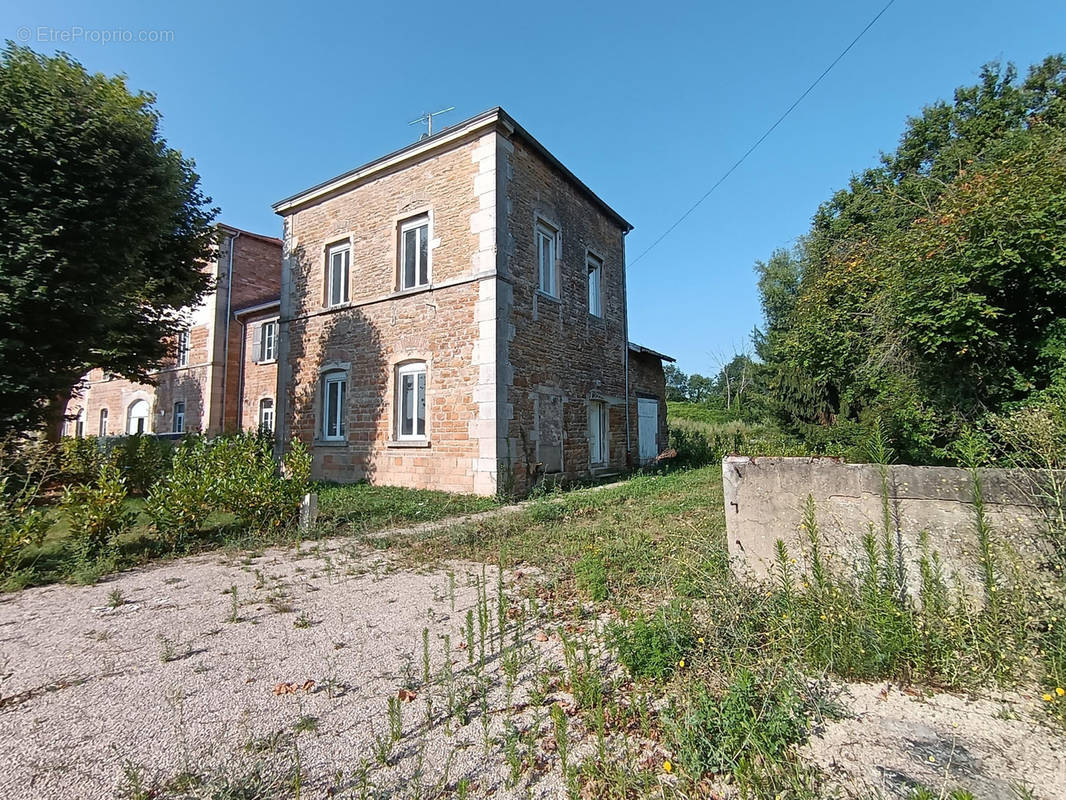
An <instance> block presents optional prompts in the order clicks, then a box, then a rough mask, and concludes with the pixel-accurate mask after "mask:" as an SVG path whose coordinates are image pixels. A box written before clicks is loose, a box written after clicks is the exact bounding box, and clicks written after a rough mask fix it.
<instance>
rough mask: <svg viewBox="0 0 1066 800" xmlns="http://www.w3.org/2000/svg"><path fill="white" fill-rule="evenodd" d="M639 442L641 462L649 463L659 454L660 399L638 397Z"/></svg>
mask: <svg viewBox="0 0 1066 800" xmlns="http://www.w3.org/2000/svg"><path fill="white" fill-rule="evenodd" d="M637 444H638V447H639V448H640V463H641V464H647V463H648V462H649V461H654V460H655V457H656V456H657V455H659V401H658V400H653V399H651V398H648V397H638V398H637Z"/></svg>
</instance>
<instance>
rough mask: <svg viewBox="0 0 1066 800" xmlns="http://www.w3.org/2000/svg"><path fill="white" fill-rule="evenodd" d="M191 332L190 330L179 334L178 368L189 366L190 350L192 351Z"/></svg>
mask: <svg viewBox="0 0 1066 800" xmlns="http://www.w3.org/2000/svg"><path fill="white" fill-rule="evenodd" d="M191 338H192V336H191V332H190V331H189V329H188V328H186V329H185V330H183V331H179V332H178V366H179V367H187V366H189V350H190V349H191V342H190V340H191Z"/></svg>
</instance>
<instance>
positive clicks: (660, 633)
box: [607, 603, 696, 681]
mask: <svg viewBox="0 0 1066 800" xmlns="http://www.w3.org/2000/svg"><path fill="white" fill-rule="evenodd" d="M607 643H608V644H609V645H610V646H611V647H613V648H614V649H615V650H616V651H617V652H618V660H619V661H621V662H622V665H623V666H625V668H626V669H628V670H629V672H630V674H631V675H632V676H633V677H634V678H651V679H653V680H657V681H661V680H667V679H668V678H670V676H672V675H673V674H674V670H676V669H677V667H678V664H679V662H680V661H681V660H682V659H684V657H685V656H686V655H687V654H688V653H689V652H690V651H691V650H692V647H693V645H695V643H696V637H695V634H694V633H693V627H692V617H691V615H690V614H689V613H688V611H686V610H685V609H684V608H682V607H681V606H680V605H678V604H676V603H674V604H671V605H669V606H666V607H665V608H660V609H659V610H658V611H657V612H655V614H654V615H653V616H651V617H650V618H646V617H645V616H644V615H643V614H640V615H638V616H637V618H636V619H634V620H633V621H632V622H631V623H629V624H628V625H625V624H615V625H611V626H610V627H609V628H608V629H607Z"/></svg>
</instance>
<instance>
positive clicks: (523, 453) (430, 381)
mask: <svg viewBox="0 0 1066 800" xmlns="http://www.w3.org/2000/svg"><path fill="white" fill-rule="evenodd" d="M274 210H275V211H276V212H277V213H278V214H279V215H281V216H282V218H283V221H284V240H285V255H284V259H283V262H282V263H283V266H282V282H281V353H280V356H279V360H280V375H279V398H278V401H279V414H278V420H279V430H278V433H279V438H281V439H282V440H283V441H286V440H288V439H289V438H290V437H299V438H300V439H301V440H303V441H304V442H306V443H307V444H308V445H310V446H311V450H312V454H313V465H314V474H315V476H316V477H318V478H325V479H331V480H336V481H355V480H361V479H369V480H371V481H373V482H378V483H386V484H397V485H404V486H411V487H428V488H435V489H444V490H449V491H456V492H474V493H478V494H492V493H495V492H497V491H505V492H524V491H526V490H528V489H529V488H531V487H532V486H533V485H535V484H536V483H537V482H538V481H541V480H557V479H559V478H582V477H590V476H598V475H608V474H611V473H615V472H618V471H620V470H622V469H624V468H626V467H627V466H631V465H633V464H635V463H637V462H646V461H648V460H651V459H653V458H654V457H655V456H656V455H657V454H658V453H659V451H660V450H661V449H662V448H664V447H665V446H666V437H667V429H666V407H665V403H664V397H665V381H664V377H663V369H662V360H663V358H666V357H665V356H662V355H661V354H659V353H656V352H655V351H653V350H649V349H647V348H643V347H639V346H636V345H633V344H630V343H629V341H628V330H627V328H628V325H627V315H626V280H625V236H626V234H627V233H628V232H629V231H630V230H631V229H632V226H630V225H629V223H628V222H626V221H625V220H624V219H623V218H622V217H621V216H619V214H618V213H617V212H615V211H614V210H613V209H611V207H610V206H608V205H607V204H606V203H605V202H604V201H603V200H601V199H600V198H599V197H598V196H597V195H596V194H595V193H593V191H592V190H591V189H589V187H587V186H586V185H585V184H584V183H582V182H581V181H580V180H579V179H578V178H577V177H576V176H575V175H574V174H573V173H572V172H570V170H568V169H567V168H566V167H565V166H563V165H562V164H561V163H560V162H559V161H558V160H557V159H556V158H555V157H554V156H552V155H551V153H549V152H548V150H547V149H546V148H545V147H544V146H543V145H542V144H540V143H539V142H538V141H537V140H536V139H534V138H533V137H532V136H531V135H530V134H529V133H528V132H527V131H526V130H525V129H523V128H522V127H521V126H520V125H518V123H516V122H515V121H514V119H512V118H511V117H510V116H509V115H508V114H507V113H506V112H505V111H503V110H502V109H500V108H494V109H491V110H489V111H486V112H484V113H482V114H479V115H477V116H475V117H472V118H471V119H468V120H466V121H464V122H461V123H459V124H457V125H454V126H452V127H449V128H446V129H445V130H443V131H440V132H438V133H436V134H434V135H433V136H430V137H428V138H423V139H422V140H420V141H418V142H415V143H413V144H411V145H409V146H407V147H404V148H402V149H400V150H397V151H396V152H393V153H390V154H388V155H386V156H383V157H381V158H379V159H377V160H375V161H372V162H370V163H368V164H365V165H363V166H361V167H358V168H356V169H354V170H351V171H350V172H347V173H345V174H343V175H340V176H338V177H336V178H333V179H331V180H328V181H326V182H324V183H322V184H319V185H318V186H314V187H312V188H310V189H307V190H305V191H303V192H300V193H299V194H296V195H293V196H292V197H289V198H287V199H285V200H282V201H280V202H278V203H277V204H275V206H274Z"/></svg>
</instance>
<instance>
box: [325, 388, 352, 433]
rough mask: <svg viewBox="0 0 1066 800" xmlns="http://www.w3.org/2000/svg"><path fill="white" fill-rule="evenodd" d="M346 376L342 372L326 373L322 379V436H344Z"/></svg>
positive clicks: (346, 392)
mask: <svg viewBox="0 0 1066 800" xmlns="http://www.w3.org/2000/svg"><path fill="white" fill-rule="evenodd" d="M347 394H348V378H347V376H346V375H345V374H344V373H343V372H332V373H327V374H326V376H325V377H324V378H323V379H322V438H323V439H343V438H344V433H345V431H344V407H345V402H346V399H347Z"/></svg>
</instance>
